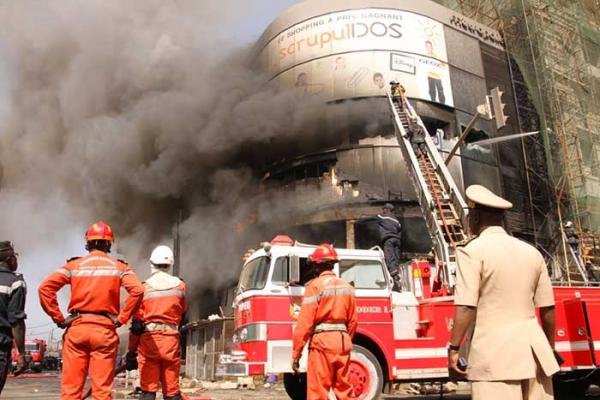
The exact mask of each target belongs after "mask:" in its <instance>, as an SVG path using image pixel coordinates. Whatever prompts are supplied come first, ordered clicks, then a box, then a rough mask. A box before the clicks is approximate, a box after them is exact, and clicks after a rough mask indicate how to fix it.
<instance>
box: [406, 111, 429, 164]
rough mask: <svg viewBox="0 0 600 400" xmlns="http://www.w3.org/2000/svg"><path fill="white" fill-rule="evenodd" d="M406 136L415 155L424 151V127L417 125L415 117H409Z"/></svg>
mask: <svg viewBox="0 0 600 400" xmlns="http://www.w3.org/2000/svg"><path fill="white" fill-rule="evenodd" d="M408 138H409V140H410V144H411V145H412V148H413V150H414V152H415V154H416V156H417V157H418V156H420V155H421V153H425V129H423V127H422V126H421V125H419V123H418V121H417V119H416V118H415V117H410V119H409V122H408Z"/></svg>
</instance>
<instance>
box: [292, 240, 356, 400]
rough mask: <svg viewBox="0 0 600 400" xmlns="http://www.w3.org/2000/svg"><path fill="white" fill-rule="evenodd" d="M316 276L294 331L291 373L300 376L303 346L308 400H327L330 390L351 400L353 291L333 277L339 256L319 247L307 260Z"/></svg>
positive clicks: (306, 295)
mask: <svg viewBox="0 0 600 400" xmlns="http://www.w3.org/2000/svg"><path fill="white" fill-rule="evenodd" d="M309 261H310V263H311V264H312V265H313V266H314V268H315V269H316V270H317V272H319V273H320V274H319V276H318V277H317V278H315V279H313V280H311V281H310V282H309V283H308V285H307V286H306V291H305V293H304V299H303V301H302V308H301V309H300V315H299V316H298V324H297V325H296V329H295V330H294V349H293V353H292V369H293V370H294V372H295V373H296V374H297V373H298V372H299V370H298V368H299V360H300V357H301V355H302V349H303V348H304V345H305V344H306V343H307V342H308V341H309V340H310V343H309V346H308V349H309V353H308V371H307V378H308V379H307V380H308V393H307V399H308V400H317V399H319V400H327V398H328V396H329V391H330V389H333V391H334V393H335V395H336V397H337V398H338V399H349V398H354V393H353V389H352V385H351V384H350V376H349V371H348V367H349V365H350V351H351V350H352V337H353V336H354V333H355V332H356V322H357V316H356V301H355V298H354V288H353V287H352V286H350V285H349V284H348V283H346V282H345V281H343V280H342V279H340V278H338V277H336V276H335V274H334V273H333V271H332V270H333V266H334V264H335V263H337V262H338V255H337V253H336V251H335V249H334V248H333V246H331V245H329V244H322V245H320V246H319V247H317V249H316V250H315V251H314V252H313V254H312V255H311V256H310V258H309Z"/></svg>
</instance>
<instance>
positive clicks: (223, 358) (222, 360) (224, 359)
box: [219, 354, 231, 364]
mask: <svg viewBox="0 0 600 400" xmlns="http://www.w3.org/2000/svg"><path fill="white" fill-rule="evenodd" d="M230 362H231V356H230V355H229V354H220V355H219V364H229V363H230Z"/></svg>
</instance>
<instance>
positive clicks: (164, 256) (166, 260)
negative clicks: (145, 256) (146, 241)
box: [150, 246, 174, 266]
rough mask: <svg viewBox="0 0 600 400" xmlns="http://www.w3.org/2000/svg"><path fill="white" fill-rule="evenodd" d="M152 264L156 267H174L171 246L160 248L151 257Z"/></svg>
mask: <svg viewBox="0 0 600 400" xmlns="http://www.w3.org/2000/svg"><path fill="white" fill-rule="evenodd" d="M150 262H151V263H152V264H154V265H164V264H167V265H169V266H172V265H173V262H174V257H173V250H171V248H170V247H169V246H158V247H157V248H155V249H154V250H153V251H152V255H150Z"/></svg>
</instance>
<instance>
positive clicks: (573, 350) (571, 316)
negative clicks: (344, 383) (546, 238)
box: [218, 237, 600, 399]
mask: <svg viewBox="0 0 600 400" xmlns="http://www.w3.org/2000/svg"><path fill="white" fill-rule="evenodd" d="M313 250H314V247H313V246H306V245H298V244H297V243H294V241H293V240H291V239H289V238H286V237H278V238H276V239H275V240H274V241H272V242H271V243H270V244H268V245H265V247H264V248H263V249H261V250H258V251H256V252H255V253H254V254H252V256H251V257H250V258H249V259H248V260H247V262H246V264H245V265H244V268H243V271H242V274H241V277H240V281H239V286H238V294H237V296H236V299H235V302H234V309H235V334H234V342H235V343H236V349H237V350H236V351H233V352H232V353H231V354H225V355H223V356H222V357H221V360H220V364H219V366H218V368H219V373H220V374H221V375H229V376H247V375H270V374H280V373H284V374H285V375H284V383H285V387H286V390H287V392H288V394H289V395H290V397H292V398H294V399H297V398H303V396H305V389H304V387H303V382H302V379H303V377H302V376H299V377H296V376H294V375H292V374H291V373H290V372H291V368H290V362H291V360H290V357H291V350H292V332H293V329H294V325H295V320H296V318H297V316H298V313H299V311H300V305H301V303H302V295H303V292H304V287H303V285H304V283H305V282H306V280H307V279H309V278H310V276H305V274H306V272H307V271H308V270H309V269H308V268H307V267H306V259H307V257H308V255H310V254H311V253H312V251H313ZM336 250H337V251H338V254H339V256H340V262H339V263H338V264H337V265H336V266H335V272H336V274H338V275H339V276H341V277H342V278H343V279H345V280H346V281H348V282H350V283H351V284H352V285H354V287H355V289H356V297H357V309H358V315H359V324H358V329H357V333H356V337H355V339H354V346H353V351H352V364H351V366H350V374H351V377H352V383H353V385H354V387H355V388H356V389H357V391H358V392H359V393H361V396H360V398H361V399H373V398H376V397H377V396H378V395H379V394H380V393H382V391H383V389H384V387H385V385H386V383H391V382H402V381H404V382H414V381H423V380H425V381H444V380H447V379H448V373H447V365H446V360H447V359H446V357H447V350H446V344H447V343H448V341H449V339H450V329H451V327H452V317H453V312H454V310H453V303H452V297H450V296H439V293H435V292H432V290H431V289H432V284H433V281H434V279H433V278H434V276H435V274H433V273H432V272H435V271H434V270H433V268H432V267H431V265H430V264H429V263H428V262H427V261H420V262H417V261H415V262H413V263H411V264H410V265H406V266H405V267H404V272H405V274H404V288H403V291H402V292H395V291H392V290H391V288H392V281H391V277H390V276H389V274H388V272H387V270H386V268H385V265H384V262H383V254H382V252H381V251H380V250H379V249H378V248H375V249H371V250H350V249H336ZM555 296H556V306H557V308H556V310H557V324H556V350H558V351H559V352H560V354H561V355H562V356H563V358H564V359H565V363H564V364H563V365H562V372H561V374H560V376H559V378H568V380H569V381H571V380H572V379H574V378H575V379H579V378H586V376H587V375H590V376H589V377H587V378H588V379H582V380H580V381H579V380H576V381H575V382H569V390H570V391H571V392H572V391H576V390H584V389H587V387H588V386H589V385H590V384H591V383H592V382H593V380H591V379H597V378H596V377H595V375H594V374H592V372H593V371H594V370H595V368H596V367H597V366H599V365H600V364H598V361H597V360H599V361H600V319H598V318H594V315H600V314H599V312H600V289H598V288H589V287H587V288H566V287H556V288H555ZM301 367H302V368H306V354H305V355H304V356H303V357H302V360H301ZM590 378H591V379H590Z"/></svg>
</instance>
